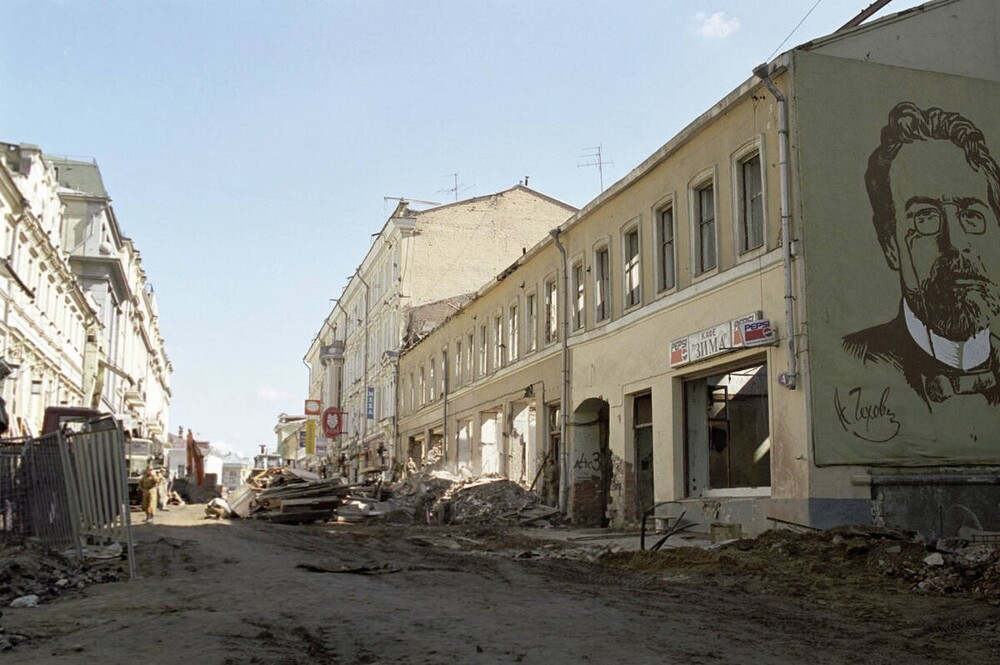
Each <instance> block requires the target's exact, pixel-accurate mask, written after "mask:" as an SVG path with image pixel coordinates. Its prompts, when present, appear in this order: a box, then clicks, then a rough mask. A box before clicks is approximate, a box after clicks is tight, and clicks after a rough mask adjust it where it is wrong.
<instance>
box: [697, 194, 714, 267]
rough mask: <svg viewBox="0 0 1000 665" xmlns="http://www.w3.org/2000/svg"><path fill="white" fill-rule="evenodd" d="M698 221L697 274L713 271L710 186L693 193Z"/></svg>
mask: <svg viewBox="0 0 1000 665" xmlns="http://www.w3.org/2000/svg"><path fill="white" fill-rule="evenodd" d="M695 195H696V199H695V204H696V206H697V211H696V215H695V218H696V219H697V220H698V234H697V240H698V248H697V249H698V251H697V256H698V273H699V274H700V273H704V272H708V271H709V270H714V269H715V266H716V256H715V187H714V186H712V185H711V184H710V185H708V186H706V187H702V188H701V189H699V190H698V191H697V192H695Z"/></svg>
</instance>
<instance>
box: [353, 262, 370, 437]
mask: <svg viewBox="0 0 1000 665" xmlns="http://www.w3.org/2000/svg"><path fill="white" fill-rule="evenodd" d="M354 275H355V277H357V278H358V281H360V282H361V283H362V284H363V285H364V287H365V359H364V363H365V366H364V372H363V374H364V382H365V383H364V389H365V390H364V393H363V394H364V399H363V402H362V403H363V404H364V414H365V417H364V418H362V422H363V423H364V425H363V426H362V430H361V444H362V445H363V446H364V445H366V444H367V440H368V338H369V337H371V330H369V329H368V309H369V307H370V298H371V287H370V286H369V285H368V282H366V281H365V278H364V277H362V276H361V266H358V269H357V270H356V271H355V272H354ZM359 452H360V451H359Z"/></svg>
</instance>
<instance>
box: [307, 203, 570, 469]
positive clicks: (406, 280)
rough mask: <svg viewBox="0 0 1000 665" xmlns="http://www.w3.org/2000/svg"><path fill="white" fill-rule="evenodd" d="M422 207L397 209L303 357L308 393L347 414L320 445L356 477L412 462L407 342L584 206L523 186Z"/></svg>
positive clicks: (324, 405) (409, 205) (411, 205)
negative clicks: (400, 398) (403, 436)
mask: <svg viewBox="0 0 1000 665" xmlns="http://www.w3.org/2000/svg"><path fill="white" fill-rule="evenodd" d="M415 208H416V204H414V203H410V202H407V201H401V202H400V203H399V205H398V206H397V207H396V210H395V211H394V212H393V214H392V215H391V216H390V217H389V219H388V220H387V221H386V223H385V225H384V226H383V227H382V229H381V230H380V231H379V233H378V235H377V236H375V237H374V239H373V242H372V245H371V247H370V248H369V250H368V252H367V254H366V255H365V257H364V259H363V260H362V262H361V264H360V265H359V266H358V267H357V269H356V270H355V271H354V274H353V275H350V276H349V277H348V281H347V284H346V286H345V287H344V290H343V292H342V293H341V294H340V297H339V298H338V299H337V300H336V301H335V303H334V306H333V307H332V308H331V311H330V313H329V315H328V316H327V317H326V319H325V321H324V322H323V324H322V326H321V327H320V330H319V331H318V333H317V335H316V336H315V338H314V339H313V342H312V344H311V345H310V348H309V350H308V351H307V353H306V356H305V358H304V362H305V364H306V365H307V366H308V367H309V370H310V373H309V393H308V396H309V398H310V399H315V400H318V401H319V402H320V403H321V406H322V409H323V411H324V412H325V411H326V409H329V408H333V409H335V410H336V411H337V414H339V416H338V417H339V419H340V434H339V435H338V436H336V437H335V438H334V439H333V440H328V441H322V442H321V444H320V445H322V446H323V447H325V449H326V450H327V457H328V459H329V460H330V462H332V463H334V465H335V466H336V467H337V470H338V472H342V473H345V474H346V475H348V476H349V477H352V478H354V477H357V475H358V474H359V473H362V472H365V471H373V470H381V471H385V472H388V473H390V474H391V473H392V472H393V470H394V469H398V468H399V467H400V466H401V464H402V462H404V461H405V458H404V457H403V456H402V452H401V451H400V450H398V449H397V448H396V446H395V443H396V441H397V437H396V392H397V390H396V386H397V385H398V371H399V370H398V358H399V352H400V349H401V348H402V346H403V345H404V344H406V343H409V342H410V341H412V340H414V339H419V338H421V337H423V336H425V335H427V334H428V333H429V332H430V331H431V330H433V328H434V327H435V326H436V325H437V324H438V323H439V322H440V321H441V320H442V319H444V318H446V317H447V316H448V315H449V314H451V313H453V312H454V311H455V310H456V309H458V308H459V307H460V306H461V303H463V302H464V301H465V300H467V299H468V297H469V296H470V294H472V293H474V292H475V291H476V289H478V288H479V287H480V285H482V284H483V283H484V282H486V281H488V280H490V279H494V278H495V277H496V276H497V275H498V274H500V273H501V272H502V271H504V269H505V268H507V266H508V265H510V263H511V262H512V261H514V260H515V259H516V258H517V257H518V256H520V255H522V254H523V253H524V252H525V251H527V248H528V247H531V246H532V245H534V244H535V243H536V242H537V241H538V238H540V237H541V236H542V235H544V234H545V233H546V232H547V230H548V229H550V228H552V227H553V226H558V225H559V224H561V223H562V222H564V221H565V220H566V219H567V218H568V217H569V216H570V215H571V214H572V213H573V212H575V210H576V209H575V208H572V207H571V206H568V205H566V204H564V203H561V202H559V201H556V200H554V199H552V198H550V197H547V196H545V195H543V194H540V193H539V192H536V191H534V190H532V189H529V188H528V187H526V186H523V185H517V186H515V187H512V188H510V189H507V190H504V191H502V192H498V193H496V194H491V195H488V196H481V197H476V198H472V199H467V200H464V201H457V202H455V203H451V204H447V205H439V206H435V207H432V208H429V209H425V210H418V209H415ZM440 371H441V370H440V369H439V368H437V367H435V368H434V372H435V373H436V376H438V375H440ZM322 431H323V428H317V432H322ZM320 449H321V450H322V449H323V448H320Z"/></svg>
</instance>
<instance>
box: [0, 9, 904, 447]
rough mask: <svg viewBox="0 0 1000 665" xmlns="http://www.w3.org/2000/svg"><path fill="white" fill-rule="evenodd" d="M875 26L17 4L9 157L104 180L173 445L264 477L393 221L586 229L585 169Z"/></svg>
mask: <svg viewBox="0 0 1000 665" xmlns="http://www.w3.org/2000/svg"><path fill="white" fill-rule="evenodd" d="M868 4H870V2H869V0H822V1H821V2H819V3H818V5H817V4H815V3H814V1H813V0H798V1H792V0H763V1H762V2H747V1H745V0H744V1H737V0H730V1H721V0H720V1H717V2H713V1H711V0H703V1H697V0H684V1H682V0H648V1H627V0H626V1H624V2H610V1H606V2H594V1H586V0H576V1H568V0H542V1H539V0H534V1H530V2H529V1H527V0H506V1H499V0H496V1H489V2H487V1H480V2H470V1H469V0H465V1H453V0H440V1H438V2H427V1H423V0H406V1H403V0H400V1H396V2H380V1H377V0H368V1H361V0H357V1H352V2H347V1H339V2H338V1H334V0H326V1H322V0H282V1H278V0H271V1H267V2H265V1H260V0H257V1H254V0H215V1H207V0H158V1H155V2H154V1H152V0H118V1H113V0H107V1H101V2H93V1H85V0H5V1H4V2H3V3H2V8H0V16H2V17H3V24H4V25H5V26H6V30H5V31H4V39H3V40H0V86H2V89H3V91H4V98H5V99H4V103H3V104H2V105H0V140H2V141H5V142H10V143H21V142H24V143H35V144H37V145H39V146H40V147H41V148H42V149H43V150H44V151H45V152H48V153H51V154H59V155H68V156H73V157H85V158H91V157H93V158H96V160H97V162H98V164H99V166H100V168H101V172H102V174H103V176H104V180H105V185H106V187H107V189H108V191H109V192H110V194H111V197H112V199H113V205H114V207H115V211H116V213H117V215H118V219H119V222H120V223H121V225H122V227H123V230H124V232H125V234H126V235H127V236H129V237H131V238H132V239H133V240H134V242H135V243H136V246H137V247H138V248H139V250H140V251H141V253H142V257H143V265H144V267H145V269H146V273H147V275H148V277H149V279H150V281H151V282H152V284H153V286H154V288H155V289H156V294H157V298H158V300H159V305H160V325H161V331H162V333H163V336H164V338H165V339H166V342H167V350H168V354H169V356H170V359H171V361H172V363H173V365H174V376H173V392H174V397H173V401H172V404H171V413H170V428H171V430H172V431H176V430H177V428H178V426H183V427H185V428H191V429H193V430H194V431H195V433H196V435H197V436H198V437H199V438H201V439H208V440H211V441H213V442H215V443H219V444H224V445H227V446H229V447H231V448H234V449H236V450H238V451H240V452H243V453H252V452H253V451H255V450H256V449H257V445H258V444H267V445H268V446H269V447H272V448H273V446H274V433H273V427H274V424H275V421H276V418H277V416H278V414H279V413H282V412H286V413H301V411H302V402H303V399H304V398H305V391H306V388H307V373H306V369H305V366H304V365H303V363H302V356H303V355H304V354H305V352H306V350H307V349H308V346H309V343H310V340H311V339H312V338H313V336H314V335H315V333H316V331H317V330H318V329H319V327H320V325H321V323H322V320H323V317H324V316H325V315H326V314H327V312H328V311H329V308H330V302H329V299H330V298H333V297H336V296H337V295H338V294H339V293H340V291H341V289H342V288H343V286H344V284H345V283H346V281H347V276H348V275H350V274H351V273H352V272H353V271H354V268H355V267H356V266H357V265H358V263H359V262H360V261H361V259H362V258H363V257H364V254H365V251H366V249H367V247H368V244H369V242H370V234H371V233H374V232H377V231H378V230H379V229H380V228H381V226H382V224H383V223H384V221H385V218H386V217H387V215H388V213H389V212H390V211H391V208H392V205H393V203H392V202H388V203H387V202H386V201H385V199H384V197H387V196H404V197H407V198H410V199H424V200H430V201H439V202H446V201H450V200H453V199H454V192H451V191H448V190H449V189H451V188H453V186H454V183H455V179H454V176H453V175H452V174H455V173H457V174H458V188H459V190H460V196H461V197H462V198H466V197H470V196H478V195H483V194H488V193H491V192H495V191H500V190H503V189H506V188H508V187H511V186H513V185H515V184H517V182H518V181H520V180H521V179H523V178H524V176H530V183H529V184H530V185H531V187H532V188H534V189H537V190H539V191H541V192H543V193H545V194H548V195H549V196H553V197H555V198H557V199H560V200H562V201H565V202H567V203H570V204H572V205H575V206H582V205H584V204H586V203H587V202H588V201H590V200H591V199H592V198H594V197H595V196H596V195H597V194H599V193H600V184H599V175H598V172H597V170H596V169H595V168H593V167H586V166H583V167H581V166H580V164H581V163H585V162H587V161H589V160H590V159H591V158H589V157H588V155H589V154H592V152H591V151H588V150H587V149H588V148H592V147H594V146H598V145H600V146H602V155H603V159H604V161H606V162H610V163H608V164H606V165H605V166H604V182H605V185H608V184H610V183H612V182H614V181H615V180H617V179H619V178H621V177H622V176H624V175H625V174H626V173H628V171H629V170H631V169H632V168H634V167H635V166H636V165H638V164H639V163H640V162H641V161H642V160H643V159H645V157H647V156H648V155H649V154H651V153H652V152H654V151H655V150H656V149H657V148H659V147H660V146H661V145H662V144H663V143H665V142H666V141H667V140H668V139H670V137H671V136H673V135H674V134H675V133H677V132H678V131H679V130H680V129H682V128H683V127H684V126H685V125H687V124H688V123H689V122H690V121H691V120H693V119H694V118H695V117H696V116H697V115H699V114H700V113H702V112H703V111H705V110H706V109H707V108H708V107H710V106H711V105H713V104H714V103H715V102H717V101H718V100H719V99H721V98H722V97H724V96H725V95H726V94H727V93H728V92H729V91H730V90H732V89H733V88H735V87H736V86H738V85H739V84H740V83H741V82H742V81H744V80H745V79H747V78H749V76H750V75H751V70H752V68H753V67H754V66H755V65H757V64H759V63H761V62H763V61H765V60H766V59H767V58H768V57H769V56H771V55H772V54H773V53H774V52H775V50H776V49H778V48H779V45H780V44H781V42H782V40H784V39H785V38H786V37H787V36H788V35H789V33H791V32H792V31H793V29H795V28H796V25H797V24H798V23H799V22H800V21H802V24H801V26H799V27H798V29H797V30H796V31H795V33H794V34H793V35H792V37H791V39H790V40H789V41H788V43H787V44H785V45H784V46H782V47H781V50H787V49H788V48H790V47H791V46H794V45H795V44H799V43H802V42H805V41H808V40H810V39H812V38H815V37H817V36H820V35H824V34H827V33H829V32H832V31H833V30H836V29H837V28H838V27H839V26H841V25H842V24H843V23H845V22H847V21H848V20H850V19H851V18H852V17H853V16H854V15H855V14H857V13H858V12H859V11H861V10H862V9H864V8H865V7H866V6H868ZM916 4H919V2H916V1H915V0H895V1H894V2H892V3H890V5H889V6H888V7H887V8H886V9H885V10H882V11H881V12H880V13H879V14H878V15H884V14H886V13H890V12H894V11H900V10H902V9H906V8H909V7H912V6H914V5H916ZM810 10H811V13H809V15H808V16H806V14H807V12H810ZM804 17H805V20H803V18H804Z"/></svg>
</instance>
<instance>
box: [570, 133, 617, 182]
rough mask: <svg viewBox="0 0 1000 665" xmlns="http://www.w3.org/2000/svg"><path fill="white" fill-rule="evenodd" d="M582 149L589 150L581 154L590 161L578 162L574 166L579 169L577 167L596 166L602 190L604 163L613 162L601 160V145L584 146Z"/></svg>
mask: <svg viewBox="0 0 1000 665" xmlns="http://www.w3.org/2000/svg"><path fill="white" fill-rule="evenodd" d="M584 150H588V151H591V152H589V153H588V154H585V155H584V156H583V159H587V160H590V161H586V162H582V163H579V162H578V163H577V165H576V167H577V168H578V169H579V168H583V167H584V166H596V167H597V173H598V175H599V176H600V178H601V191H602V192H603V191H604V165H605V164H614V162H606V161H604V160H603V158H602V157H601V146H599V145H598V146H595V147H593V148H584Z"/></svg>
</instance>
